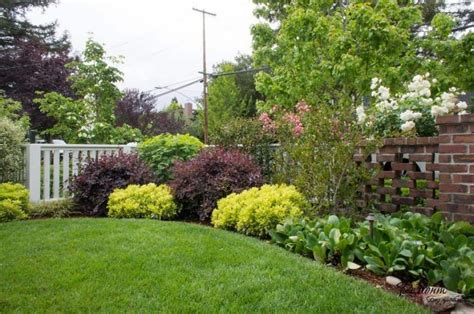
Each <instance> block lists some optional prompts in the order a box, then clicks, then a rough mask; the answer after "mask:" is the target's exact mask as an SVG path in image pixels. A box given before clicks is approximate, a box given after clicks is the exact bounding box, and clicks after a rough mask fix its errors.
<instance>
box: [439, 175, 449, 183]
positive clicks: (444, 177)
mask: <svg viewBox="0 0 474 314" xmlns="http://www.w3.org/2000/svg"><path fill="white" fill-rule="evenodd" d="M451 182H452V179H451V174H450V173H440V174H439V183H440V184H441V183H451Z"/></svg>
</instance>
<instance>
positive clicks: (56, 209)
mask: <svg viewBox="0 0 474 314" xmlns="http://www.w3.org/2000/svg"><path fill="white" fill-rule="evenodd" d="M75 213H76V206H75V204H74V202H73V200H72V199H64V200H57V201H44V202H38V203H32V204H30V206H29V207H28V210H27V214H28V216H29V217H30V218H63V217H70V216H72V215H74V214H75Z"/></svg>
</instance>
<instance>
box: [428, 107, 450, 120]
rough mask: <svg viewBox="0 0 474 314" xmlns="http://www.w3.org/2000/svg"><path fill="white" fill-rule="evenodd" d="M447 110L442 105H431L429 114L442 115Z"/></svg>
mask: <svg viewBox="0 0 474 314" xmlns="http://www.w3.org/2000/svg"><path fill="white" fill-rule="evenodd" d="M448 112H449V110H448V108H446V107H442V106H433V107H431V115H432V116H433V117H437V116H443V115H446V114H448Z"/></svg>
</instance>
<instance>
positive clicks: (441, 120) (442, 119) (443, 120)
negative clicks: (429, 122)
mask: <svg viewBox="0 0 474 314" xmlns="http://www.w3.org/2000/svg"><path fill="white" fill-rule="evenodd" d="M459 120H460V119H459V116H458V115H449V116H439V117H437V118H436V124H453V123H458V122H459Z"/></svg>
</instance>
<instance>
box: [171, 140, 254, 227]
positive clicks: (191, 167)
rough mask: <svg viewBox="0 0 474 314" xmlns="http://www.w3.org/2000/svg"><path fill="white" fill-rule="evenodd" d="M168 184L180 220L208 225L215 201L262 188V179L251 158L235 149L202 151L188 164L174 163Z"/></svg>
mask: <svg viewBox="0 0 474 314" xmlns="http://www.w3.org/2000/svg"><path fill="white" fill-rule="evenodd" d="M173 177H174V179H173V180H172V181H171V182H170V183H169V185H170V186H171V188H172V190H173V193H174V197H175V200H176V202H178V203H179V204H180V205H181V207H182V208H181V212H180V215H181V218H185V219H196V218H199V220H200V221H202V222H208V221H209V219H210V216H211V214H212V211H213V210H214V208H216V204H217V201H218V200H219V199H221V198H223V197H225V196H227V195H229V194H231V193H239V192H241V191H243V190H245V189H247V188H250V187H256V186H261V185H262V184H263V176H262V172H261V169H260V167H259V166H257V165H256V164H255V163H254V161H253V160H252V158H251V157H250V156H249V155H247V154H244V153H242V152H240V151H238V150H225V149H222V148H212V149H205V150H203V151H201V153H200V154H199V155H197V156H196V157H194V158H193V159H191V160H189V161H184V162H177V163H176V164H175V166H174V168H173Z"/></svg>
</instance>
